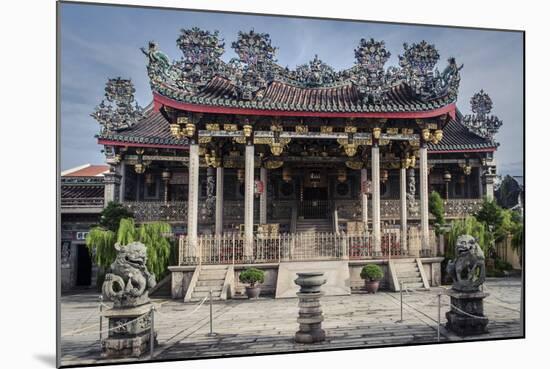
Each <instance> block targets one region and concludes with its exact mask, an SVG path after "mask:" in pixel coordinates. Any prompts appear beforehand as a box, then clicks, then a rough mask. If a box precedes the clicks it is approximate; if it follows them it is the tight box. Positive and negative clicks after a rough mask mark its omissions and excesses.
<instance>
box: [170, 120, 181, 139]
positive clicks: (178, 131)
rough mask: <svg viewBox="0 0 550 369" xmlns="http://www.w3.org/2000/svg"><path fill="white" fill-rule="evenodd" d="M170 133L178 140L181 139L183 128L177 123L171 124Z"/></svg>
mask: <svg viewBox="0 0 550 369" xmlns="http://www.w3.org/2000/svg"><path fill="white" fill-rule="evenodd" d="M170 133H171V134H172V136H174V137H176V138H179V137H180V134H181V127H180V125H179V124H177V123H172V124H170Z"/></svg>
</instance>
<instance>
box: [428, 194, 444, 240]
mask: <svg viewBox="0 0 550 369" xmlns="http://www.w3.org/2000/svg"><path fill="white" fill-rule="evenodd" d="M428 210H429V212H430V213H431V214H432V215H433V216H434V218H435V219H434V226H435V233H436V234H437V235H440V234H442V233H443V231H442V229H441V227H442V226H444V225H445V204H444V203H443V199H442V198H441V196H440V195H439V193H438V192H436V191H432V193H431V194H430V197H429V199H428Z"/></svg>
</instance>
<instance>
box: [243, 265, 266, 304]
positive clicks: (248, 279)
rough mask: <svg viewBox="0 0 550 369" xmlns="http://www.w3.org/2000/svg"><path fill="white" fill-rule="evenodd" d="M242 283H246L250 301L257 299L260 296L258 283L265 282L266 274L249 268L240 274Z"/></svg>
mask: <svg viewBox="0 0 550 369" xmlns="http://www.w3.org/2000/svg"><path fill="white" fill-rule="evenodd" d="M239 280H240V281H241V283H246V284H248V286H246V296H248V298H249V299H255V298H257V297H258V296H260V286H259V285H258V283H263V282H264V272H263V270H259V269H256V268H247V269H246V270H245V271H243V272H241V274H239Z"/></svg>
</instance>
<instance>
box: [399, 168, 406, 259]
mask: <svg viewBox="0 0 550 369" xmlns="http://www.w3.org/2000/svg"><path fill="white" fill-rule="evenodd" d="M399 214H400V220H401V251H402V252H403V253H404V254H406V253H407V169H406V168H405V167H404V166H402V167H401V169H399Z"/></svg>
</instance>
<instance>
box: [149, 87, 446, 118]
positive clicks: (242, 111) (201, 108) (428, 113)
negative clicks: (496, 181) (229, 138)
mask: <svg viewBox="0 0 550 369" xmlns="http://www.w3.org/2000/svg"><path fill="white" fill-rule="evenodd" d="M153 103H154V109H155V111H158V110H159V109H160V108H161V107H162V106H168V107H171V108H173V109H178V110H184V111H190V112H195V113H211V114H238V115H269V116H282V117H320V118H385V119H391V118H401V119H416V118H433V117H438V116H441V115H445V114H449V115H450V116H451V117H452V118H455V112H456V106H455V104H454V103H452V104H448V105H445V106H444V107H442V108H438V109H434V110H424V111H411V112H312V111H292V110H268V109H251V108H235V107H225V106H212V105H201V104H189V103H184V102H181V101H176V100H173V99H170V98H168V97H166V96H163V95H160V94H158V93H156V92H153Z"/></svg>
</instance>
